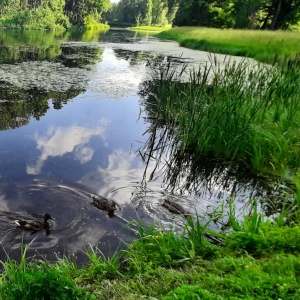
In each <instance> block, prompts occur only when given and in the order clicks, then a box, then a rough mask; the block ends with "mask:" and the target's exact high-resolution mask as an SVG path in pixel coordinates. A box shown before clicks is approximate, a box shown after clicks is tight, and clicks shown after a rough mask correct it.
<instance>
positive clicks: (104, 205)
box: [91, 195, 117, 214]
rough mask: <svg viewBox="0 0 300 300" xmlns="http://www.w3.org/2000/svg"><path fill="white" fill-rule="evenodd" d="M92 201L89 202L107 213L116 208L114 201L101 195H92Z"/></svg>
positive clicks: (111, 212) (112, 211) (112, 212)
mask: <svg viewBox="0 0 300 300" xmlns="http://www.w3.org/2000/svg"><path fill="white" fill-rule="evenodd" d="M92 199H93V202H92V203H91V204H92V205H93V206H95V207H97V208H99V209H101V210H106V211H108V213H109V214H114V211H115V210H116V209H117V208H116V203H115V202H114V201H112V200H109V199H107V198H105V197H103V196H100V195H97V196H93V195H92Z"/></svg>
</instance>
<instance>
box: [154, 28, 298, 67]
mask: <svg viewBox="0 0 300 300" xmlns="http://www.w3.org/2000/svg"><path fill="white" fill-rule="evenodd" d="M157 37H159V38H163V39H171V40H175V41H178V42H179V44H180V45H181V46H183V47H188V48H192V49H198V50H203V51H209V52H214V53H223V54H230V55H237V56H246V57H252V58H255V59H257V60H258V61H261V62H273V60H274V57H275V56H276V57H278V59H279V60H280V59H283V58H286V57H290V58H292V57H294V56H295V55H297V54H298V55H299V54H300V33H298V32H288V31H258V30H233V29H215V28H201V27H180V28H172V29H171V30H168V31H164V32H161V33H159V34H158V35H157Z"/></svg>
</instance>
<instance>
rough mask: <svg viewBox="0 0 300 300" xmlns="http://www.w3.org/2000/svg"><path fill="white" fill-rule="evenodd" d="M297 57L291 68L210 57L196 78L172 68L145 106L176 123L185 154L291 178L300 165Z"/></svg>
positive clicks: (161, 76)
mask: <svg viewBox="0 0 300 300" xmlns="http://www.w3.org/2000/svg"><path fill="white" fill-rule="evenodd" d="M298 60H300V59H298ZM298 60H295V61H292V62H290V65H291V66H290V67H289V68H287V67H273V66H267V65H262V64H256V65H253V64H250V63H249V62H248V61H247V60H243V61H241V62H239V63H236V62H233V61H231V60H230V59H225V60H224V61H222V62H220V61H217V59H216V57H214V56H211V57H210V62H209V63H204V64H203V65H201V66H200V67H199V69H198V70H192V71H190V72H189V73H188V74H189V76H187V72H188V71H187V69H182V71H179V72H178V73H177V72H175V71H174V69H172V68H171V66H168V67H167V68H166V69H163V70H160V73H159V75H155V76H154V80H153V82H152V83H150V84H149V85H148V98H147V99H146V101H145V107H146V110H147V111H148V112H149V115H150V116H155V117H154V118H153V120H154V121H155V122H157V124H164V125H165V126H166V127H167V128H168V129H170V128H173V130H172V133H173V143H175V144H176V145H177V148H179V149H182V152H184V151H187V150H189V149H192V150H193V151H194V152H196V153H198V154H200V155H204V156H213V157H215V158H219V159H224V160H227V161H233V162H236V163H239V164H242V165H243V166H244V167H245V168H248V169H250V170H252V171H253V172H255V173H259V174H263V175H270V174H274V175H276V176H281V177H282V178H286V177H287V175H288V173H292V174H293V173H294V172H295V170H297V168H298V167H299V166H300V151H299V129H298V127H299V126H298V123H299V119H300V104H299V103H300V101H299V94H300V87H299V84H297V82H299V72H296V71H295V70H296V68H295V67H294V66H295V65H298ZM187 77H188V79H187ZM158 121H159V122H158ZM179 152H180V150H179ZM170 160H172V158H170Z"/></svg>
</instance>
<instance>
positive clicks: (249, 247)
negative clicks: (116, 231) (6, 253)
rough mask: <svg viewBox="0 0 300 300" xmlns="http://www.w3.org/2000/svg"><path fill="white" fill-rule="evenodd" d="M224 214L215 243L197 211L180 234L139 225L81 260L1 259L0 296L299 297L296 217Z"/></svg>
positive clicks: (298, 228) (22, 297) (116, 297)
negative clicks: (120, 245) (133, 234)
mask: <svg viewBox="0 0 300 300" xmlns="http://www.w3.org/2000/svg"><path fill="white" fill-rule="evenodd" d="M255 207H256V208H255ZM227 218H228V219H229V220H230V222H231V224H234V226H233V227H232V226H231V227H230V228H228V229H227V231H226V232H221V233H215V236H216V237H217V238H218V239H219V244H218V245H213V244H211V243H209V242H208V240H207V239H206V238H205V236H206V234H207V233H210V234H212V233H211V232H210V230H209V229H208V228H207V224H206V225H203V224H202V223H201V221H200V218H199V217H198V218H195V219H189V220H188V221H187V224H186V227H185V230H184V231H183V233H182V234H175V233H174V232H173V231H164V230H163V228H157V227H155V226H154V225H153V226H150V227H149V228H146V227H143V226H141V225H138V232H139V234H140V238H139V239H138V240H136V241H134V242H133V243H132V244H131V245H128V247H127V249H125V250H123V251H120V252H119V253H117V254H116V255H114V256H112V257H111V258H108V259H105V258H104V257H103V255H101V253H100V252H99V251H97V250H92V251H89V252H88V256H89V258H90V262H89V264H88V265H87V266H85V267H83V268H77V267H76V266H75V264H74V263H73V262H71V261H68V260H61V261H58V262H57V263H53V264H50V263H48V262H42V261H35V262H34V261H33V262H26V260H25V255H24V256H23V258H22V260H21V262H20V263H17V262H15V261H13V260H8V261H7V262H5V263H4V273H3V274H2V276H1V280H0V296H1V299H4V298H5V299H141V298H151V299H165V300H167V299H199V298H200V299H229V298H230V299H279V298H280V299H298V298H299V297H300V282H299V274H300V260H299V249H300V248H299V246H300V238H299V237H300V227H299V225H298V223H294V226H293V227H288V226H287V225H285V224H282V223H281V221H280V220H281V219H280V218H279V219H278V218H277V219H274V220H271V219H264V218H263V217H261V215H260V214H258V213H257V206H254V209H253V210H252V213H251V215H250V216H247V217H245V219H243V220H242V221H240V220H238V219H237V218H236V217H235V214H234V213H233V212H231V213H230V214H229V216H227ZM277 220H278V221H277ZM234 228H235V230H234ZM274 241H277V242H275V243H274ZM162 282H163V284H162ZM26 297H27V298H26ZM64 297H65V298H64Z"/></svg>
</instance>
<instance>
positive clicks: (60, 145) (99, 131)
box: [26, 118, 109, 175]
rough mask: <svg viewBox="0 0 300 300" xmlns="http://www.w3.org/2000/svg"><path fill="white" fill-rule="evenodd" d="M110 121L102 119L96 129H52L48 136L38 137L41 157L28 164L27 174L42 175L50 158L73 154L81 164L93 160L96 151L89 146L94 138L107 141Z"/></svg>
mask: <svg viewBox="0 0 300 300" xmlns="http://www.w3.org/2000/svg"><path fill="white" fill-rule="evenodd" d="M108 123H109V122H108V120H106V119H104V118H103V119H101V121H100V124H99V126H98V127H97V128H96V129H91V128H87V127H82V126H70V127H50V128H49V130H48V132H47V133H46V136H39V135H36V136H35V137H34V140H35V142H36V144H37V149H38V150H40V152H41V155H40V156H39V157H38V158H37V160H36V162H35V163H33V164H27V167H26V171H27V174H31V175H37V174H40V173H41V170H42V168H43V166H44V163H45V161H46V160H47V159H48V158H49V157H53V156H63V155H65V154H67V153H73V152H74V157H75V159H77V160H78V161H79V162H80V163H81V164H84V163H86V162H88V161H89V160H91V159H92V157H93V154H94V150H93V149H92V148H90V147H88V146H87V144H88V143H89V141H90V139H91V138H92V137H95V136H98V137H101V138H102V139H104V140H105V131H106V127H107V124H108Z"/></svg>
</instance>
